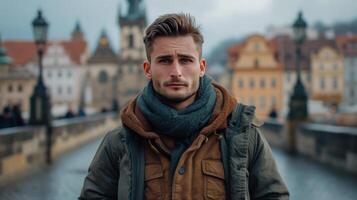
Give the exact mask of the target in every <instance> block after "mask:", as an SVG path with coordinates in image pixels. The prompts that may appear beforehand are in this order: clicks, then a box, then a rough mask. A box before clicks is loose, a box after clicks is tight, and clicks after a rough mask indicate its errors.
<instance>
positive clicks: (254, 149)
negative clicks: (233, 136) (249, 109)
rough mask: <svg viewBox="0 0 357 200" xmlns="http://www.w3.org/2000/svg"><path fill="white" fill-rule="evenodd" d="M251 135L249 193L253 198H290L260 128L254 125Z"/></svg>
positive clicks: (271, 199) (270, 199) (269, 199)
mask: <svg viewBox="0 0 357 200" xmlns="http://www.w3.org/2000/svg"><path fill="white" fill-rule="evenodd" d="M251 128H253V129H254V131H251V134H250V135H249V143H250V145H249V146H250V147H249V151H250V152H249V155H250V156H251V158H250V159H249V160H250V161H249V171H250V174H249V193H250V197H251V198H252V199H267V200H273V199H289V192H288V189H287V187H286V185H285V183H284V182H283V180H282V178H281V176H280V174H279V172H278V169H277V166H276V163H275V160H274V158H273V154H272V151H271V149H270V147H269V144H268V142H267V141H266V139H265V138H264V136H263V135H262V134H261V132H260V130H259V129H258V128H257V127H255V126H253V127H251Z"/></svg>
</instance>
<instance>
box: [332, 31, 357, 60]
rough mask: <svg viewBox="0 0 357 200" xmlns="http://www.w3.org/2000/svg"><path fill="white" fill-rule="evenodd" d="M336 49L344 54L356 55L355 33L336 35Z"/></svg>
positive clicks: (356, 35)
mask: <svg viewBox="0 0 357 200" xmlns="http://www.w3.org/2000/svg"><path fill="white" fill-rule="evenodd" d="M336 43H337V46H338V49H339V50H340V51H341V52H343V54H344V55H345V56H353V57H356V56H357V34H354V35H338V36H336Z"/></svg>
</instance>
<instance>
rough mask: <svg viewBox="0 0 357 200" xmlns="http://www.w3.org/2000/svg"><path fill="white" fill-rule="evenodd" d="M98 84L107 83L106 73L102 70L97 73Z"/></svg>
mask: <svg viewBox="0 0 357 200" xmlns="http://www.w3.org/2000/svg"><path fill="white" fill-rule="evenodd" d="M98 82H99V83H102V84H105V83H107V82H108V74H107V72H105V71H103V70H102V71H100V72H99V77H98Z"/></svg>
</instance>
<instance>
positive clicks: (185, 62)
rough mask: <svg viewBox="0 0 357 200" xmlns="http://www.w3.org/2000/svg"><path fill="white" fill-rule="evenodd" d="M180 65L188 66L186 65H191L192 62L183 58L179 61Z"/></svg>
mask: <svg viewBox="0 0 357 200" xmlns="http://www.w3.org/2000/svg"><path fill="white" fill-rule="evenodd" d="M180 61H181V63H182V64H188V63H191V62H192V60H191V59H188V58H183V59H181V60H180Z"/></svg>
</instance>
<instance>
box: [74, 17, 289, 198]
mask: <svg viewBox="0 0 357 200" xmlns="http://www.w3.org/2000/svg"><path fill="white" fill-rule="evenodd" d="M145 34H146V35H145V37H144V43H145V48H146V54H147V61H145V62H144V64H143V68H144V73H145V75H146V77H147V78H148V79H149V80H150V81H149V83H148V84H147V86H146V87H145V88H144V89H143V91H142V92H141V93H140V94H139V95H138V96H137V97H136V98H135V99H133V100H131V101H130V102H129V104H128V105H127V106H126V107H125V108H124V109H123V110H122V114H121V119H122V123H123V125H122V126H121V127H120V128H119V129H117V130H114V131H112V132H110V133H109V134H107V135H106V137H105V138H104V140H103V142H102V144H101V145H100V147H99V149H98V151H97V153H96V155H95V157H94V160H93V161H92V164H91V165H90V167H89V171H88V175H87V177H86V179H85V181H84V186H83V189H82V193H81V197H80V199H132V200H137V199H288V196H289V194H288V191H287V188H286V187H285V185H284V183H283V181H282V180H281V178H280V175H279V174H278V172H277V169H276V165H275V162H274V159H273V157H272V154H271V150H270V148H269V146H268V144H267V142H266V141H265V139H263V137H262V135H261V134H260V132H259V130H258V128H257V127H258V125H259V124H257V123H256V120H254V119H253V112H254V107H248V106H243V105H242V104H237V103H236V100H235V99H234V98H233V97H232V96H230V95H229V94H228V92H227V91H226V90H225V89H224V88H223V87H222V86H220V85H218V84H216V83H212V81H211V79H210V78H209V77H207V76H205V71H206V62H205V60H204V59H203V58H202V43H203V36H202V35H201V33H200V31H199V29H198V28H197V27H196V26H195V23H194V19H193V18H192V17H190V16H189V15H185V14H167V15H163V16H161V17H159V18H157V19H156V20H155V21H154V22H153V23H152V24H151V25H150V26H149V27H148V28H147V30H146V33H145Z"/></svg>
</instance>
